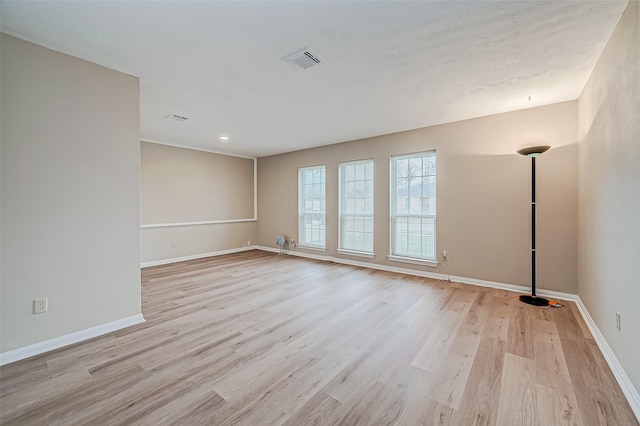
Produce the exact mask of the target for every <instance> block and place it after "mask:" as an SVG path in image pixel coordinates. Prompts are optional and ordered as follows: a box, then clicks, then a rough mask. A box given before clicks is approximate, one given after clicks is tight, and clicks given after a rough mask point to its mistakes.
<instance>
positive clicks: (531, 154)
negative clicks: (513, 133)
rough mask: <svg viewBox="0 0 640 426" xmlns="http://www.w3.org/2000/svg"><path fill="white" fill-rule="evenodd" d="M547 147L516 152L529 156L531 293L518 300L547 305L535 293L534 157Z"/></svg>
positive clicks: (546, 302)
mask: <svg viewBox="0 0 640 426" xmlns="http://www.w3.org/2000/svg"><path fill="white" fill-rule="evenodd" d="M549 148H551V147H550V146H548V145H542V146H532V147H529V148H523V149H520V150H518V154H520V155H525V156H527V157H531V294H522V295H520V301H521V302H524V303H527V304H529V305H535V306H549V300H548V299H545V298H544V297H538V296H537V295H536V157H537V156H538V155H540V154H542V153H545V152H547V150H548V149H549Z"/></svg>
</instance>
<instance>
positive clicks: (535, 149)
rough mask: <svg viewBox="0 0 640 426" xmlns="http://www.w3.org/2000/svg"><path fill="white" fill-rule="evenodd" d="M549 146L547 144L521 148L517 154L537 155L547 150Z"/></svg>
mask: <svg viewBox="0 0 640 426" xmlns="http://www.w3.org/2000/svg"><path fill="white" fill-rule="evenodd" d="M549 148H551V147H550V146H549V145H540V146H530V147H528V148H522V149H519V150H518V154H520V155H525V156H527V157H537V156H538V155H540V154H543V153H545V152H547V151H548V150H549Z"/></svg>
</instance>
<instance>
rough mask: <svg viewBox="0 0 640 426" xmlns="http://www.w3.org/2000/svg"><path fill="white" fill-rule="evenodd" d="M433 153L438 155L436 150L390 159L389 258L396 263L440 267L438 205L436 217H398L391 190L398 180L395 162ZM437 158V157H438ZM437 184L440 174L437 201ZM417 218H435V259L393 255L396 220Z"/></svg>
mask: <svg viewBox="0 0 640 426" xmlns="http://www.w3.org/2000/svg"><path fill="white" fill-rule="evenodd" d="M427 153H433V154H434V155H436V150H435V149H432V150H429V151H419V152H413V153H410V154H401V155H392V156H390V157H389V253H390V254H389V256H387V258H388V259H389V260H391V261H394V262H402V263H412V264H416V265H425V266H433V267H435V266H438V228H437V227H438V219H437V216H438V214H437V212H438V204H437V201H436V214H435V215H408V214H406V215H405V214H403V215H397V214H394V213H393V211H394V210H395V206H396V193H395V191H394V192H393V194H391V190H392V189H394V185H395V184H394V181H395V179H396V163H395V161H394V160H401V159H404V158H413V157H415V156H416V155H421V154H427ZM436 158H437V157H436ZM436 161H437V160H436ZM437 182H438V174H437V172H436V200H437V194H438V191H437ZM399 216H400V217H416V218H425V217H433V218H435V221H434V222H435V230H434V253H435V256H434V257H433V258H424V257H408V256H401V255H397V254H393V241H394V232H393V231H394V226H395V218H397V217H399Z"/></svg>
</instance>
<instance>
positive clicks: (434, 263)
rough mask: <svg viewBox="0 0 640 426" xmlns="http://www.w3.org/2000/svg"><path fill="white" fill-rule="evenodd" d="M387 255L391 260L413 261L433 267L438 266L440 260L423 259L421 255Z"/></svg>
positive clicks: (416, 263) (413, 262) (415, 263)
mask: <svg viewBox="0 0 640 426" xmlns="http://www.w3.org/2000/svg"><path fill="white" fill-rule="evenodd" d="M387 257H388V258H389V260H391V261H393V262H400V263H412V264H414V265H423V266H431V267H434V268H435V267H436V266H438V261H437V260H431V259H422V258H419V257H404V256H396V255H394V254H390V255H389V256H387Z"/></svg>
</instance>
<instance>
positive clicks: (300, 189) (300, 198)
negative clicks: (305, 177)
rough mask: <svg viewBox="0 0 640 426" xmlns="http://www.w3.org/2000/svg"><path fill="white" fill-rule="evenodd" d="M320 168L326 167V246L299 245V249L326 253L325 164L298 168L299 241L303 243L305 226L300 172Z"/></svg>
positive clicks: (325, 231)
mask: <svg viewBox="0 0 640 426" xmlns="http://www.w3.org/2000/svg"><path fill="white" fill-rule="evenodd" d="M320 167H324V185H325V190H324V191H325V192H324V203H325V207H324V223H325V225H324V226H325V228H324V233H325V237H324V244H323V245H315V244H310V243H307V242H304V243H300V242H299V243H298V247H299V248H304V249H310V250H317V251H326V249H327V166H326V165H325V164H316V165H315V166H303V167H298V241H302V237H301V234H302V224H303V219H302V217H303V215H302V209H301V207H302V203H301V201H302V185H301V183H302V182H301V180H302V179H301V175H300V170H302V169H313V168H320Z"/></svg>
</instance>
